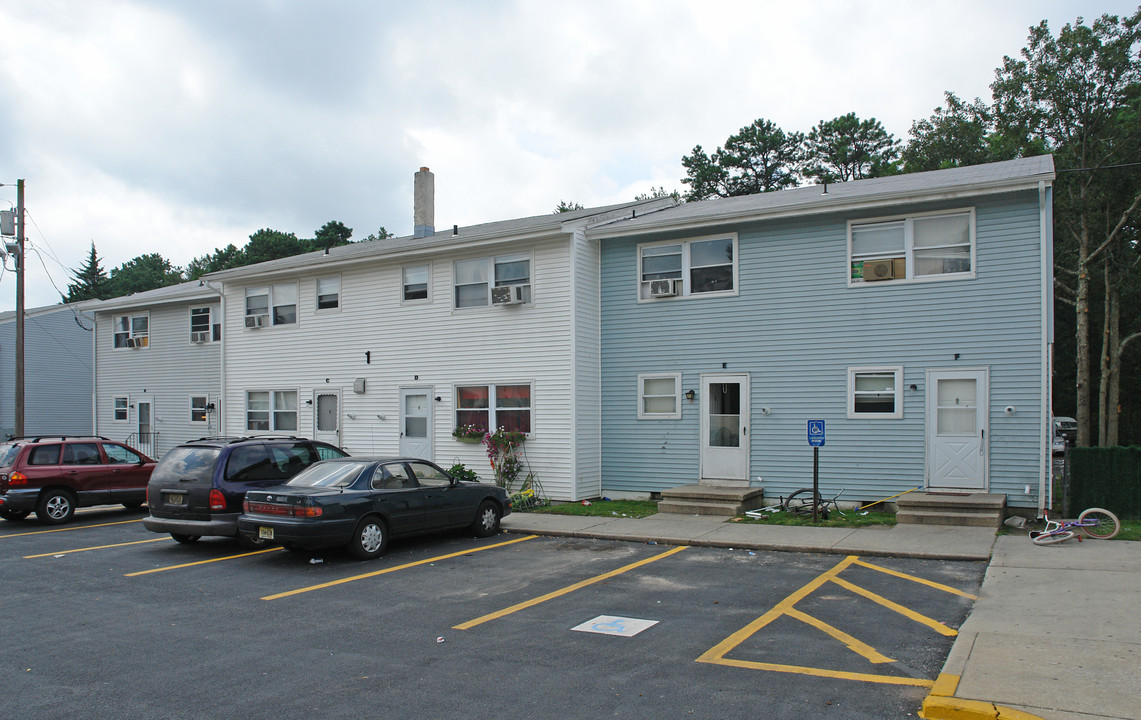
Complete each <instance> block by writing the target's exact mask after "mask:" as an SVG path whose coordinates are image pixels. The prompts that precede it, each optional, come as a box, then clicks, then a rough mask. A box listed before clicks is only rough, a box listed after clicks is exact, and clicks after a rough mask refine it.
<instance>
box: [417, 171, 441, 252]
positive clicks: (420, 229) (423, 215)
mask: <svg viewBox="0 0 1141 720" xmlns="http://www.w3.org/2000/svg"><path fill="white" fill-rule="evenodd" d="M435 234H436V176H435V175H433V174H432V172H431V171H430V170H428V168H426V167H422V168H420V171H419V172H417V173H416V180H415V184H414V187H413V208H412V237H418V238H422V237H430V236H432V235H435Z"/></svg>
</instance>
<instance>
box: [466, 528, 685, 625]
mask: <svg viewBox="0 0 1141 720" xmlns="http://www.w3.org/2000/svg"><path fill="white" fill-rule="evenodd" d="M687 547H688V546H687V545H681V546H679V547H676V548H673V549H672V550H667V551H665V552H663V553H658V554H657V555H654V556H653V557H648V558H645V559H644V560H639V561H638V562H634V563H630V564H629V565H625V566H623V567H620V568H618V569H617V570H611V571H610V572H607V573H603V574H602V575H596V576H594V577H592V578H587V579H586V580H582V581H580V582H576V583H574V584H573V585H567V586H566V587H564V588H562V589H559V590H554V591H552V592H549V593H547V594H546V595H540V596H539V597H537V598H532V599H531V600H525V601H523V602H521V603H518V604H516V605H512V606H511V607H509V608H504V609H503V610H497V611H496V612H493V613H488V614H487V615H484V616H482V617H478V618H476V619H475V620H468V621H467V622H465V623H460V624H459V625H453V626H452V629H453V630H469V629H471V628H473V627H475V626H476V625H481V624H483V623H485V622H489V621H491V620H497V619H499V618H501V617H504V616H506V615H510V614H512V613H516V612H519V611H520V610H526V609H527V608H529V607H534V606H535V605H538V604H540V603H545V602H547V601H548V600H553V599H555V598H557V597H561V596H563V595H566V594H568V593H572V592H574V591H575V590H581V589H582V588H584V587H587V586H589V585H593V584H595V583H599V582H602V581H603V580H608V579H610V578H612V577H615V576H616V575H621V574H622V573H625V572H629V571H630V570H633V569H635V568H640V567H642V566H643V565H648V564H650V563H652V562H656V561H658V560H661V559H662V558H666V557H669V556H670V555H675V554H677V553H679V552H681V551H682V550H685V549H686V548H687Z"/></svg>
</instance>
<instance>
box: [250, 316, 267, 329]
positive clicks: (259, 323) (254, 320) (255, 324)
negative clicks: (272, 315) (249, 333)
mask: <svg viewBox="0 0 1141 720" xmlns="http://www.w3.org/2000/svg"><path fill="white" fill-rule="evenodd" d="M268 320H269V315H246V327H248V328H260V327H265V324H266V321H268Z"/></svg>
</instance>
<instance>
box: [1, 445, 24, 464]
mask: <svg viewBox="0 0 1141 720" xmlns="http://www.w3.org/2000/svg"><path fill="white" fill-rule="evenodd" d="M19 452H20V446H19V445H11V444H8V443H5V444H3V445H0V467H11V465H12V463H14V462H16V455H18V454H19Z"/></svg>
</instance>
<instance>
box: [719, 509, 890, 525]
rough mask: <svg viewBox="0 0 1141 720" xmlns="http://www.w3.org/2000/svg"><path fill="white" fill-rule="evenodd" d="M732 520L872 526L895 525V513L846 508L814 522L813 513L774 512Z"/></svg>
mask: <svg viewBox="0 0 1141 720" xmlns="http://www.w3.org/2000/svg"><path fill="white" fill-rule="evenodd" d="M732 522H740V523H755V524H759V525H807V526H809V527H843V528H859V527H870V526H872V525H885V526H892V525H895V513H889V512H871V511H870V510H869V511H868V512H867V513H866V514H865V513H860V512H856V511H855V510H845V511H844V514H843V515H840V514H838V513H835V512H832V513H829V514H828V519H827V520H817V521H816V522H812V516H811V515H799V514H797V513H787V512H774V513H765V514H764V516H763V517H762V518H752V517H748V516H744V517H736V518H733V520H732Z"/></svg>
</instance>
